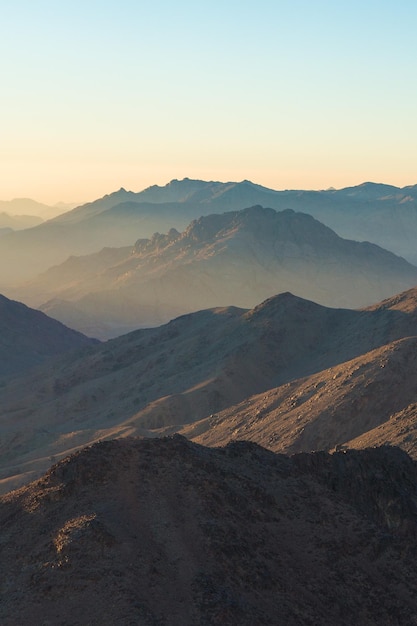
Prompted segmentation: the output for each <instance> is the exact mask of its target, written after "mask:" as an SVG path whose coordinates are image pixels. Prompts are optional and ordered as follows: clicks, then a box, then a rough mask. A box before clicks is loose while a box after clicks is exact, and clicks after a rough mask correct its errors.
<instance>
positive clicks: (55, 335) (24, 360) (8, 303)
mask: <svg viewBox="0 0 417 626" xmlns="http://www.w3.org/2000/svg"><path fill="white" fill-rule="evenodd" d="M96 343H97V342H96V341H95V340H92V339H89V338H87V337H85V336H84V335H81V333H78V332H76V331H74V330H71V329H69V328H66V327H65V326H63V324H61V323H60V322H57V321H56V320H53V319H51V318H49V317H47V316H46V315H44V314H43V313H41V312H40V311H35V310H33V309H30V308H28V307H27V306H25V305H24V304H22V303H20V302H14V301H12V300H9V299H8V298H5V297H4V296H2V295H0V354H1V361H0V379H2V380H3V379H4V378H5V377H8V376H11V375H16V374H18V373H21V372H23V371H25V370H28V369H30V368H31V367H34V366H35V365H39V364H40V363H43V362H44V361H46V360H48V359H50V358H51V357H53V356H56V355H59V354H63V353H64V352H68V351H69V350H75V349H76V348H81V347H83V346H88V345H95V344H96Z"/></svg>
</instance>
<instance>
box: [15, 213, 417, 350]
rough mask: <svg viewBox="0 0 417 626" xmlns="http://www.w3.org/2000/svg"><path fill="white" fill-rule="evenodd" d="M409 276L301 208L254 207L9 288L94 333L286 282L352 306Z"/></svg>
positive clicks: (409, 280) (415, 279)
mask: <svg viewBox="0 0 417 626" xmlns="http://www.w3.org/2000/svg"><path fill="white" fill-rule="evenodd" d="M416 284H417V268H416V267H414V266H411V265H410V264H408V263H407V262H406V261H404V259H401V258H399V257H396V256H395V255H393V254H392V253H389V252H387V251H385V250H383V249H381V248H379V247H378V246H375V245H373V244H370V243H358V242H354V241H348V240H344V239H341V238H340V237H338V236H337V235H336V234H335V233H334V232H333V231H332V230H330V229H329V228H327V227H326V226H324V225H323V224H321V223H320V222H318V221H317V220H315V219H314V218H312V217H311V216H309V215H306V214H303V213H295V212H294V211H292V210H286V211H282V212H276V211H274V210H273V209H264V208H262V207H260V206H254V207H251V208H248V209H244V210H242V211H232V212H229V213H223V214H221V215H216V214H214V215H210V216H206V217H201V218H199V219H198V220H194V221H193V222H192V223H191V224H190V225H189V226H188V228H187V229H186V230H184V231H183V232H182V233H179V232H178V231H177V230H175V229H171V230H170V231H169V232H168V234H166V235H160V234H158V233H157V234H155V235H153V237H152V238H151V239H140V240H139V241H137V243H136V245H135V246H134V247H133V249H132V248H123V249H104V250H102V251H101V252H100V253H98V254H95V255H90V256H87V257H79V258H74V257H71V258H70V259H68V260H67V261H66V262H65V263H63V264H62V265H60V266H57V267H53V268H52V269H50V270H49V271H47V272H46V273H45V274H43V275H42V276H40V277H39V278H38V279H37V280H34V281H32V282H31V283H28V284H26V285H24V286H23V287H22V288H21V289H20V290H18V291H16V292H13V296H14V297H17V298H18V299H21V300H24V301H25V302H27V303H28V304H30V305H32V306H39V307H40V308H41V310H43V311H44V312H46V313H47V314H48V315H51V316H52V317H55V318H56V319H59V320H61V321H62V322H64V323H65V324H68V325H70V326H73V327H74V328H77V329H78V330H81V331H82V332H84V333H88V334H92V335H94V336H98V337H101V338H107V337H109V336H110V337H111V336H113V337H114V336H117V334H120V332H121V331H122V332H123V331H126V332H127V331H128V330H132V329H133V328H138V327H144V326H150V325H156V324H158V323H163V322H165V321H168V320H169V319H171V318H173V317H175V316H176V315H179V314H182V313H186V312H190V311H195V310H199V309H202V308H209V307H213V306H227V305H230V304H232V305H235V306H240V307H252V306H254V305H255V304H256V303H257V302H259V301H261V300H263V299H266V298H268V297H269V296H271V295H273V294H275V293H279V292H283V291H291V292H293V293H295V294H297V295H299V296H302V297H306V298H308V299H311V300H314V301H316V302H319V303H321V304H324V305H327V306H339V307H340V306H345V307H360V306H365V305H369V304H371V303H374V302H376V301H379V300H381V299H382V298H384V297H386V296H389V295H392V294H394V293H398V292H399V291H402V290H404V289H407V288H409V287H411V286H414V285H416Z"/></svg>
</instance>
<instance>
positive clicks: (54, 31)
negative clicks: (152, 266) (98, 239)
mask: <svg viewBox="0 0 417 626" xmlns="http://www.w3.org/2000/svg"><path fill="white" fill-rule="evenodd" d="M416 32H417V2H416V1H415V0H396V1H395V2H394V0H389V1H387V0H378V1H377V0H375V1H374V0H360V1H359V0H350V2H345V1H342V0H271V1H270V0H257V1H256V2H255V1H253V0H252V1H250V2H249V1H247V0H240V1H235V0H211V1H210V2H206V1H198V0H193V1H188V0H177V1H176V2H174V1H168V0H165V1H164V0H153V2H149V0H146V2H145V1H142V0H132V1H129V0H117V1H113V0H82V1H80V0H71V2H69V1H67V0H1V2H0V84H1V90H0V114H1V126H0V132H1V135H0V199H2V200H9V199H11V198H14V197H22V196H26V197H32V198H34V199H36V200H39V201H43V202H48V203H53V202H57V201H59V200H62V201H87V200H92V199H94V198H96V197H99V196H102V195H104V194H105V193H110V192H112V191H114V190H116V189H118V188H120V187H121V186H123V187H125V188H127V189H131V190H133V191H140V190H141V189H143V188H145V187H147V186H149V185H151V184H165V183H167V182H168V181H169V180H171V179H173V178H183V177H186V176H188V177H189V178H201V179H204V180H221V181H228V180H235V181H239V180H243V179H250V180H252V181H253V182H257V183H259V184H263V185H266V186H269V187H272V188H274V189H284V188H303V189H305V188H310V189H322V188H327V187H330V186H334V187H343V186H347V185H353V184H359V183H361V182H364V181H366V180H372V181H375V182H386V183H390V184H394V185H398V186H404V185H408V184H416V183H417V76H416V74H417V37H416Z"/></svg>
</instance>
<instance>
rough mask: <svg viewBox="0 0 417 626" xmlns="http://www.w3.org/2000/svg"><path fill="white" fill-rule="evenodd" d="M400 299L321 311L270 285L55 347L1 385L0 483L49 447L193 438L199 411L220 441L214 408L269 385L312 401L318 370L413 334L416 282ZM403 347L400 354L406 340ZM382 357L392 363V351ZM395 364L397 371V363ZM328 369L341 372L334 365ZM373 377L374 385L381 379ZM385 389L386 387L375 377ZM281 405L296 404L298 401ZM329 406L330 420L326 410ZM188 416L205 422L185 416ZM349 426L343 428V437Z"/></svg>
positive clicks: (416, 331) (35, 467)
mask: <svg viewBox="0 0 417 626" xmlns="http://www.w3.org/2000/svg"><path fill="white" fill-rule="evenodd" d="M401 298H402V299H403V305H402V308H401V309H398V308H396V307H398V306H399V305H398V303H397V304H395V301H396V300H393V302H394V304H392V305H391V306H390V305H389V304H388V303H383V304H382V305H381V306H379V307H377V308H373V309H369V310H359V311H353V310H346V309H330V308H326V307H323V306H319V305H317V304H314V303H312V302H309V301H307V300H303V299H301V298H297V297H295V296H292V295H291V294H282V295H280V296H276V297H274V298H271V299H270V300H267V301H266V302H264V303H263V304H261V305H259V306H257V307H255V308H254V309H252V310H250V311H247V310H245V309H238V308H230V307H229V308H223V309H212V310H206V311H201V312H198V313H194V314H189V315H186V316H182V317H180V318H177V319H176V320H173V321H172V322H170V323H169V324H166V325H165V326H161V327H159V328H152V329H147V330H140V331H136V332H133V333H129V334H127V335H124V336H122V337H119V338H117V339H114V340H112V341H109V342H106V343H105V344H100V345H98V346H93V347H92V348H89V349H88V350H87V351H85V352H83V353H82V354H80V355H79V356H78V357H77V356H74V355H69V356H63V357H61V358H60V359H59V360H58V361H55V362H54V364H53V365H52V366H48V367H46V366H45V367H43V368H41V369H39V370H38V371H33V372H32V373H31V374H30V375H28V376H26V377H25V378H21V379H16V380H14V381H12V382H10V383H9V384H7V385H6V386H5V387H4V388H3V391H2V394H1V396H0V411H1V414H2V442H1V448H0V453H1V454H0V469H1V474H0V476H1V478H2V488H3V489H4V490H7V489H10V488H11V487H12V486H13V485H16V484H19V481H22V482H25V481H26V482H27V481H28V479H29V478H30V477H32V476H38V475H39V473H40V472H41V471H43V470H45V469H46V468H47V467H48V464H49V463H50V459H51V457H57V458H60V457H62V456H63V455H65V454H68V452H70V451H72V450H75V449H77V448H79V447H82V446H84V445H87V444H89V443H91V442H93V441H97V440H99V439H102V438H105V437H116V436H117V437H123V436H126V435H130V434H139V435H158V434H161V433H170V432H175V431H179V430H183V432H187V433H188V434H189V436H192V437H193V438H196V437H198V436H199V435H203V434H204V433H206V432H207V430H208V427H207V419H205V418H209V417H210V416H211V422H210V423H209V428H212V429H213V433H214V435H213V437H212V439H211V440H210V443H211V444H213V445H214V444H216V442H219V443H222V442H224V441H225V436H224V433H225V430H226V431H227V429H228V428H229V426H228V424H227V423H226V425H225V430H224V429H223V426H221V425H220V426H221V427H220V426H219V431H218V433H217V438H216V427H217V422H216V416H219V413H220V412H221V411H223V410H226V409H231V410H232V413H233V409H232V407H234V405H237V404H238V403H239V402H243V401H244V400H248V399H249V398H250V397H251V396H252V395H255V394H259V393H265V394H266V398H265V402H266V404H268V402H273V401H274V397H273V393H272V390H275V388H276V387H278V386H284V387H283V389H282V390H281V391H282V394H281V396H280V399H281V401H282V402H283V410H284V409H285V406H286V405H285V403H284V400H286V398H287V395H288V394H290V396H289V397H290V398H291V396H294V397H295V398H296V397H297V394H298V395H301V397H303V396H305V399H308V398H309V397H310V396H309V394H310V395H312V393H313V394H316V400H317V398H319V397H321V395H322V394H323V393H324V392H325V388H324V385H323V381H322V380H321V379H320V373H321V372H324V371H325V370H328V369H329V368H337V367H338V366H339V365H340V364H342V363H345V362H347V361H349V360H351V359H355V358H357V357H360V356H361V355H362V356H363V355H366V353H368V352H370V351H371V350H375V349H376V348H378V347H382V346H384V345H386V344H389V343H390V342H393V341H397V340H399V339H402V338H407V337H412V336H414V335H417V308H416V306H415V301H416V290H413V291H412V292H410V293H409V294H408V296H401ZM413 302H414V304H413ZM409 345H411V348H410V349H409V350H408V353H410V350H411V351H412V349H413V345H414V344H412V343H410V344H409ZM389 349H390V348H389V347H387V354H388V350H389ZM367 358H368V357H367ZM392 364H393V367H394V369H395V359H394V360H393V361H392ZM352 367H353V369H354V368H355V367H357V365H355V364H354V365H353V366H352V364H346V378H347V379H348V380H349V372H351V371H353V370H352ZM387 371H388V370H387ZM398 371H399V375H401V376H403V375H404V371H405V370H404V368H400V369H399V370H398ZM313 374H315V375H317V376H316V378H317V385H318V387H317V388H316V389H315V390H313V392H312V386H313V383H307V385H306V389H307V388H308V389H307V391H303V390H302V383H303V381H301V383H300V381H299V382H294V381H297V380H298V379H300V378H302V377H306V376H310V375H313ZM324 376H325V379H326V381H327V380H329V378H330V377H331V378H332V380H333V376H336V372H333V373H332V374H330V373H326V372H325V373H324ZM340 376H342V378H341V380H343V376H345V374H343V373H341V374H340ZM411 376H412V375H411ZM397 378H398V376H397ZM397 378H394V379H393V380H397ZM335 380H337V376H336V378H335ZM381 380H382V383H381V384H382V385H383V384H385V385H386V380H385V379H381ZM410 380H413V379H412V377H411V378H410ZM365 382H366V381H365ZM314 384H316V383H314ZM349 384H350V383H349ZM289 385H290V386H289ZM297 385H300V389H301V391H300V392H299V393H298V391H297ZM309 385H310V386H309ZM380 387H381V385H380ZM411 387H412V383H411ZM411 387H410V388H411ZM322 388H323V389H322ZM334 388H335V387H334ZM293 389H294V390H293ZM347 389H348V388H347ZM358 389H359V388H358ZM269 391H271V393H270V394H268V392H269ZM275 391H276V390H275ZM275 391H274V392H275ZM281 391H280V392H279V393H281ZM317 391H320V393H318V394H317ZM358 393H359V392H358ZM386 393H392V390H391V389H390V388H389V387H387V386H386ZM285 394H287V395H285ZM271 396H272V397H271ZM337 397H338V396H336V395H335V396H334V399H333V400H332V394H329V395H328V396H327V398H325V402H323V404H322V407H321V408H322V409H323V408H325V407H327V406H328V405H330V406H331V404H332V402H334V404H335V407H336V406H337V403H336V400H337ZM409 397H411V396H409ZM268 398H269V399H268ZM295 398H294V399H293V400H294V402H295ZM293 400H291V402H292V401H293ZM382 401H383V400H382ZM251 402H252V401H251ZM297 402H298V401H297ZM312 402H313V401H312ZM388 404H389V406H390V407H393V410H396V407H397V406H398V403H396V402H394V401H390V402H389V403H388ZM294 406H297V403H296V402H295V404H294ZM306 406H309V405H308V404H306ZM346 406H347V404H346ZM353 406H354V405H353ZM358 406H359V405H358ZM258 408H259V407H256V408H255V409H254V411H251V409H250V403H249V404H248V411H247V412H246V414H243V408H242V406H241V407H240V410H241V411H242V414H241V415H240V416H239V419H238V420H237V421H236V422H235V424H234V425H235V428H230V429H229V431H227V432H228V434H226V440H227V437H228V436H229V435H230V438H236V436H237V435H238V436H239V438H242V437H243V436H244V434H245V422H246V427H247V429H248V430H247V433H248V436H249V435H251V433H252V432H255V431H256V428H254V427H253V424H254V422H256V420H257V419H258V414H257V409H258ZM312 410H313V409H311V408H310V409H309V411H312ZM353 410H354V409H353ZM292 415H293V416H295V417H298V416H299V415H303V413H302V410H298V412H297V413H296V414H292ZM334 415H335V416H336V417H335V419H337V412H336V411H335V412H334ZM309 416H310V412H307V413H306V415H305V416H304V417H303V420H304V421H303V426H306V424H304V422H306V423H307V422H308V420H309V419H310V417H309ZM319 416H320V413H319V412H318V413H317V414H314V413H313V412H312V413H311V419H312V420H313V419H316V417H317V419H318V418H319ZM384 416H385V417H387V412H385V414H384V415H383V416H382V418H384ZM295 417H294V419H295ZM291 419H292V417H291ZM332 419H333V418H332ZM199 420H205V421H204V422H201V425H196V426H195V427H192V426H190V425H191V424H193V423H197V422H198V421H199ZM230 423H232V422H230ZM260 423H262V422H260ZM335 423H336V422H335V421H334V420H333V423H332V427H331V429H328V431H327V432H326V431H324V434H323V433H321V434H320V433H319V435H320V437H319V435H317V437H316V439H315V441H316V442H317V441H320V442H321V443H322V442H325V443H327V444H328V445H329V446H334V445H335V444H337V443H342V442H343V441H345V439H343V438H342V437H343V433H344V432H345V431H344V430H343V429H339V430H337V428H336V427H335V426H334V424H335ZM365 423H366V424H368V427H369V428H374V427H375V425H376V424H377V423H378V416H376V417H375V416H374V417H373V418H372V420H370V419H369V418H368V417H367V418H366V420H365ZM200 426H201V427H200ZM297 426H298V425H297ZM252 427H253V428H252ZM262 428H263V430H264V431H265V436H266V434H267V433H269V434H273V433H274V432H275V433H277V432H281V431H280V430H279V428H281V427H280V426H279V425H276V426H275V427H274V425H273V424H272V422H271V424H269V425H268V424H267V422H264V423H263V424H262ZM274 428H275V429H274ZM283 428H284V427H283ZM355 428H356V426H355ZM251 429H252V430H251ZM268 429H269V430H268ZM332 429H333V430H332ZM284 430H285V429H284ZM364 430H365V427H364ZM234 431H236V432H234ZM333 431H334V432H333ZM282 432H284V431H283V430H282ZM357 432H359V431H358V430H356V431H354V430H353V428H352V429H351V430H350V431H349V433H350V434H349V437H350V438H352V437H353V436H354V435H356V433H357ZM258 435H259V433H258ZM258 435H257V436H258ZM295 435H296V433H294V434H293V435H291V436H292V439H291V440H288V441H287V444H286V445H287V447H288V449H290V446H292V445H293V444H294V441H296V439H297V438H296V436H295ZM254 438H255V437H254ZM262 441H264V443H266V445H271V444H270V443H269V442H265V440H262ZM311 441H313V439H311ZM323 445H324V444H323ZM313 447H317V446H316V445H315V446H313Z"/></svg>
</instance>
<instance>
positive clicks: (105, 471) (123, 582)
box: [0, 436, 417, 626]
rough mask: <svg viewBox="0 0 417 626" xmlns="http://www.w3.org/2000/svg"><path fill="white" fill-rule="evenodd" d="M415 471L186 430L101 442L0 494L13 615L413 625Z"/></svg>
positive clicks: (171, 624) (380, 458)
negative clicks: (213, 443) (191, 437)
mask: <svg viewBox="0 0 417 626" xmlns="http://www.w3.org/2000/svg"><path fill="white" fill-rule="evenodd" d="M416 484H417V469H416V464H415V462H413V461H411V460H410V459H409V457H407V455H406V454H405V453H402V452H401V451H399V450H398V449H393V448H380V449H374V450H365V451H360V452H359V451H349V452H347V453H336V454H334V455H333V456H330V455H328V454H325V453H317V454H308V455H299V456H295V457H291V458H288V457H284V456H279V455H274V454H273V453H271V452H268V451H266V450H264V449H262V448H260V447H258V446H257V445H255V444H250V443H244V442H240V443H235V444H231V445H229V446H227V447H226V448H224V449H207V448H203V447H200V446H197V445H195V444H192V443H190V442H187V441H186V440H185V439H183V438H181V437H178V436H175V437H174V438H172V439H171V438H167V439H160V440H157V439H154V440H134V439H127V440H119V441H112V442H103V443H101V444H97V445H94V446H93V447H91V448H87V449H85V450H83V451H82V452H80V453H78V454H76V455H74V456H72V457H69V458H67V459H65V460H64V461H63V462H61V463H59V464H58V465H56V466H54V467H53V468H52V469H51V470H50V471H49V472H48V474H46V475H45V476H44V477H43V478H41V479H40V480H39V481H38V482H36V483H32V484H31V485H29V486H28V487H25V488H24V489H22V490H20V491H17V492H13V493H11V494H9V495H8V496H3V497H2V498H1V499H0V528H1V531H0V538H1V541H0V558H1V562H2V568H1V573H0V582H1V584H0V593H1V602H0V619H1V623H2V624H4V626H14V625H15V624H19V626H26V625H31V624H41V623H42V624H54V625H56V626H64V625H65V624H71V625H72V626H75V625H76V624H79V625H81V624H91V625H92V626H99V625H100V626H106V625H113V624H116V623H117V624H123V625H125V624H126V625H127V624H140V625H141V626H142V625H143V626H150V625H156V624H159V625H162V624H163V625H165V626H180V625H181V626H194V625H195V624H202V625H203V624H207V625H208V624H230V625H238V624H239V625H242V626H244V625H248V626H253V624H274V625H277V626H284V625H285V626H307V625H312V624H321V625H323V626H326V625H328V626H334V624H340V626H343V625H346V626H350V625H351V624H353V623H357V624H361V626H371V625H372V626H374V624H378V625H380V626H393V625H396V626H400V625H401V626H408V625H410V626H411V624H414V623H415V621H416V619H417V600H416V595H415V588H416V585H417V565H416V559H415V552H416V548H417V533H416V529H417V525H416V523H417V505H416V502H417V491H416Z"/></svg>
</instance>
